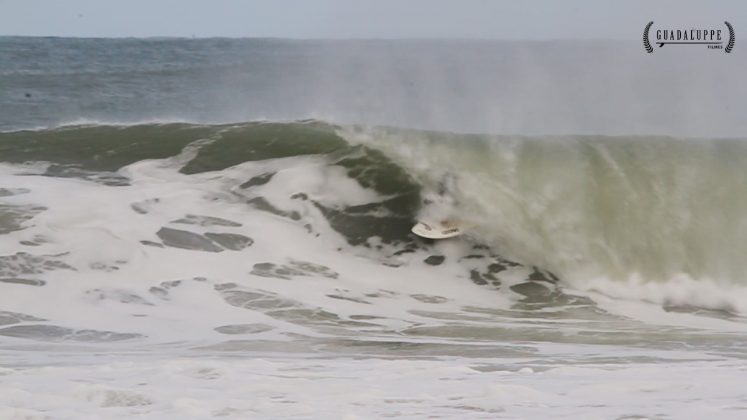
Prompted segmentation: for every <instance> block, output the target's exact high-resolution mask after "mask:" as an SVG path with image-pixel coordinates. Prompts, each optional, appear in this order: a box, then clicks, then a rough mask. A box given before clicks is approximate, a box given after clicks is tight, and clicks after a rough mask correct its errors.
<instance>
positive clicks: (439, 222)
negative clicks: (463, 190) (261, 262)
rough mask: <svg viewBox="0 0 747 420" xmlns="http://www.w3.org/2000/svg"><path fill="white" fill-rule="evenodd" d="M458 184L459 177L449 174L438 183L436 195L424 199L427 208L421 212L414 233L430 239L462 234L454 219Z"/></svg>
mask: <svg viewBox="0 0 747 420" xmlns="http://www.w3.org/2000/svg"><path fill="white" fill-rule="evenodd" d="M456 183H457V176H456V175H455V174H453V173H451V172H447V173H445V174H444V175H443V177H442V178H441V180H440V181H439V182H438V185H437V188H436V191H435V193H431V194H428V195H426V196H425V197H424V199H423V204H424V205H425V207H424V208H423V210H422V211H421V212H420V221H419V222H418V223H417V224H416V225H415V226H414V227H413V228H412V232H413V233H415V234H416V235H419V236H422V237H426V238H430V239H442V238H450V237H453V236H457V235H460V234H461V233H462V231H461V228H460V224H459V223H458V222H457V220H456V219H455V218H454V207H455V205H456V204H457V202H456V200H455V198H454V192H455V191H456Z"/></svg>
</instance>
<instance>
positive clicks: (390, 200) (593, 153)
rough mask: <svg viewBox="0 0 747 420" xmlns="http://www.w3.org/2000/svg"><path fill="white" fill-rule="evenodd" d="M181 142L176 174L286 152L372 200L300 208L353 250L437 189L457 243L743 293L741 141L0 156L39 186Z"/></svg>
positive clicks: (195, 135) (329, 134)
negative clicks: (28, 168)
mask: <svg viewBox="0 0 747 420" xmlns="http://www.w3.org/2000/svg"><path fill="white" fill-rule="evenodd" d="M187 146H190V148H191V149H192V150H193V151H192V152H190V153H191V154H187V155H183V156H186V158H185V159H184V160H183V163H182V166H181V172H182V173H183V174H187V175H195V174H201V173H206V172H211V171H214V172H216V174H217V176H220V171H223V170H226V169H228V168H231V167H233V166H235V165H238V164H241V163H243V162H250V161H265V160H270V159H284V158H293V157H301V156H316V157H319V158H321V159H322V160H323V162H325V163H324V164H325V165H328V166H330V167H337V168H340V169H341V170H342V171H343V172H344V174H345V176H347V177H349V178H351V179H353V180H355V181H356V182H357V183H358V185H359V186H361V187H364V188H367V189H370V190H372V191H374V192H375V193H376V196H377V197H378V199H377V200H374V201H372V202H370V203H368V204H363V205H358V206H352V207H339V206H333V205H329V204H326V203H324V202H321V201H319V202H315V205H316V206H317V208H318V209H319V210H320V211H321V212H322V213H323V214H324V216H325V217H326V218H327V220H328V222H329V224H330V225H331V226H332V227H333V228H334V229H335V230H337V231H338V232H341V233H342V234H343V235H344V236H345V237H346V238H347V239H348V241H349V242H350V243H351V244H354V245H360V244H365V243H367V241H368V240H369V238H372V237H379V238H382V239H384V241H385V242H400V243H411V241H412V237H411V236H410V235H408V232H409V227H410V226H411V225H412V223H413V222H414V221H416V220H417V219H418V218H420V217H423V215H424V214H425V213H427V210H428V206H423V199H424V198H427V197H429V196H433V195H436V194H437V191H438V190H439V189H441V190H443V187H444V185H443V180H444V179H445V178H448V179H451V180H452V182H451V183H452V185H450V186H449V188H448V191H446V195H448V196H449V198H451V202H452V204H451V208H450V209H449V211H450V214H451V216H452V217H458V218H460V219H464V220H467V221H468V222H469V223H470V224H471V225H473V226H476V228H474V229H473V231H472V235H473V236H475V237H478V238H479V239H480V240H481V241H484V242H487V243H490V244H491V245H493V246H495V247H496V248H497V249H499V250H500V251H501V252H502V253H503V254H504V255H506V256H508V257H510V258H514V259H517V260H520V261H523V262H527V263H530V264H536V265H538V266H540V267H543V268H546V269H548V270H551V271H553V272H555V273H556V274H558V275H559V276H561V277H562V278H564V279H567V280H573V279H588V278H597V277H604V278H608V279H612V280H628V279H631V278H632V279H640V280H641V281H644V282H652V281H653V282H656V281H665V280H670V279H672V278H676V277H678V276H686V277H688V278H691V279H695V280H713V281H715V282H719V283H727V284H742V283H744V282H745V275H744V273H745V263H744V258H743V256H742V252H743V250H744V249H747V217H746V216H745V215H747V173H745V172H746V170H745V167H747V143H745V141H744V140H743V139H678V138H671V137H642V136H641V137H599V136H545V137H526V136H487V135H465V134H454V133H445V132H428V131H418V130H405V129H399V128H385V127H380V128H366V127H357V126H335V125H332V124H327V123H323V122H319V121H299V122H287V123H276V122H272V123H270V122H248V123H240V124H224V125H194V124H145V125H134V126H72V127H62V128H57V129H49V130H42V131H19V132H11V133H0V161H3V162H16V163H18V162H29V161H45V162H51V163H52V164H53V165H51V166H50V167H49V169H47V171H48V173H47V174H48V175H54V176H81V175H80V174H83V175H82V176H84V177H86V176H88V175H90V173H92V172H102V171H103V172H107V171H108V172H112V173H115V172H116V171H117V170H119V169H121V168H122V167H124V166H126V165H129V164H131V163H134V162H138V161H141V160H144V159H164V158H169V157H174V156H177V155H179V154H180V153H182V152H183V150H185V148H187ZM272 176H273V174H267V175H266V178H267V179H266V180H264V181H263V180H261V179H257V180H250V181H247V184H252V183H262V182H267V180H269V179H270V178H271V177H272ZM110 182H111V183H112V184H113V185H117V184H118V183H119V184H122V183H126V182H127V180H126V177H120V178H119V179H118V180H114V181H112V180H110ZM441 192H442V193H443V192H444V191H441ZM254 204H255V205H261V206H264V208H266V209H272V208H273V207H272V204H271V203H270V202H269V201H267V200H264V201H261V200H260V201H256V202H255V203H254ZM275 210H276V211H277V212H279V213H282V211H281V210H279V209H275Z"/></svg>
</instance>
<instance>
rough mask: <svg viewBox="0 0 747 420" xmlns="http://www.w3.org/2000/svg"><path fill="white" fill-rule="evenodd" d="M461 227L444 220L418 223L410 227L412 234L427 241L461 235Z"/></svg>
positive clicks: (456, 223)
mask: <svg viewBox="0 0 747 420" xmlns="http://www.w3.org/2000/svg"><path fill="white" fill-rule="evenodd" d="M462 229H463V227H462V226H461V225H460V224H459V223H458V222H454V221H449V220H444V221H441V222H423V221H419V222H418V223H417V224H416V225H415V226H413V227H412V229H411V231H412V233H414V234H416V235H418V236H420V237H421V238H427V239H446V238H453V237H455V236H459V235H461V234H462V233H464V232H463V230H462Z"/></svg>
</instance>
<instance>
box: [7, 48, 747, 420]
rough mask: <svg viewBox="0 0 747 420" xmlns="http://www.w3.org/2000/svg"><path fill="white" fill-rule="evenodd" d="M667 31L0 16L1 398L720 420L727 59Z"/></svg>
mask: <svg viewBox="0 0 747 420" xmlns="http://www.w3.org/2000/svg"><path fill="white" fill-rule="evenodd" d="M735 52H736V51H735ZM591 53H594V54H597V55H599V56H602V58H607V60H604V59H599V57H597V56H595V57H594V58H589V54H591ZM667 54H671V55H664V56H663V57H662V59H660V60H659V61H656V62H652V61H649V62H644V61H643V59H646V58H650V57H646V56H645V52H643V51H638V49H633V48H629V47H628V46H626V45H625V44H623V43H616V42H609V43H601V42H599V43H598V42H570V41H568V42H565V41H564V42H556V43H552V42H550V43H522V42H488V41H349V42H348V41H345V42H342V41H286V40H227V39H209V40H185V39H147V40H143V39H129V40H107V39H64V38H13V37H5V38H0V57H2V59H0V86H1V87H2V89H0V107H1V108H0V110H1V111H0V417H1V418H9V419H47V418H50V419H52V418H53V419H82V418H91V419H94V418H95V419H99V418H130V417H132V416H137V417H140V418H152V419H170V418H174V419H184V418H195V419H203V418H237V419H245V418H345V419H358V418H380V417H401V418H427V417H435V418H486V419H487V418H490V419H493V418H547V417H553V418H615V419H668V418H677V419H682V418H686V419H700V418H704V417H706V416H719V417H720V418H735V419H738V418H743V416H744V410H745V409H747V405H746V403H745V401H747V391H745V389H747V388H745V387H744V384H745V380H744V372H745V371H746V370H747V350H745V348H746V347H745V342H746V341H747V320H746V319H745V314H747V278H745V272H746V270H745V268H747V267H745V262H744V258H743V257H742V253H743V251H744V250H745V248H746V247H747V194H746V193H747V176H746V175H747V173H745V168H746V167H747V165H746V164H747V143H746V142H745V140H746V138H745V128H746V127H745V126H744V124H745V122H744V121H743V119H741V118H740V117H739V116H740V115H741V111H742V110H743V109H744V105H745V104H744V99H743V98H744V97H746V96H744V94H745V93H747V92H745V90H746V88H745V87H744V86H743V85H742V84H740V83H739V78H738V72H737V71H736V69H737V68H739V66H740V65H743V64H744V60H743V58H741V57H740V56H739V55H738V54H734V55H733V56H730V57H729V60H732V61H731V62H725V61H723V60H722V61H719V60H717V59H715V58H716V56H713V57H710V58H714V59H713V60H710V61H708V60H698V61H696V62H691V61H688V60H691V59H692V55H693V54H696V53H693V52H686V53H683V55H682V56H678V55H674V53H667ZM718 58H719V59H721V56H718ZM685 62H687V63H690V64H689V67H688V70H687V72H684V73H683V72H679V73H672V72H671V71H669V72H668V71H667V70H671V69H673V68H682V67H681V65H682V63H685ZM622 63H626V65H625V66H623V65H622ZM630 63H635V64H636V65H638V68H636V67H635V66H633V67H631V66H630ZM714 75H715V77H714ZM610 78H616V79H617V83H616V84H614V85H611V84H609V83H608V80H609V79H610ZM724 85H729V86H730V88H729V89H721V88H720V86H724ZM717 89H718V95H717V94H715V93H714V92H716V91H717ZM673 98H674V99H673ZM602 104H605V106H601V105H602ZM434 201H435V202H439V205H438V206H436V205H433V202H434ZM457 216H458V217H459V218H461V219H462V220H464V221H465V222H466V223H468V225H469V226H473V227H472V228H471V229H469V230H468V231H467V233H466V234H465V235H463V236H461V237H458V238H454V239H449V240H443V241H430V240H425V239H422V238H418V237H416V236H414V235H412V234H411V233H410V228H411V227H412V225H413V224H414V223H415V222H416V221H417V220H419V219H423V218H434V217H457Z"/></svg>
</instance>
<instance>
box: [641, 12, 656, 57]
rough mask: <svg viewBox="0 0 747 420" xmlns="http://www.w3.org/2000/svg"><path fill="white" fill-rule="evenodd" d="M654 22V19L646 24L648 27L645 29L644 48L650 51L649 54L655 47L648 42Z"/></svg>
mask: <svg viewBox="0 0 747 420" xmlns="http://www.w3.org/2000/svg"><path fill="white" fill-rule="evenodd" d="M653 24H654V21H653V20H652V21H651V22H649V23H648V25H646V29H644V30H643V48H645V49H646V52H648V53H649V54H651V53H652V52H654V47H652V46H651V43H650V42H648V30H649V29H651V25H653Z"/></svg>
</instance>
